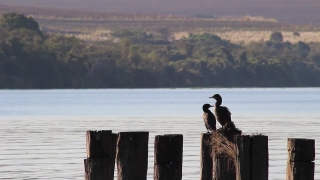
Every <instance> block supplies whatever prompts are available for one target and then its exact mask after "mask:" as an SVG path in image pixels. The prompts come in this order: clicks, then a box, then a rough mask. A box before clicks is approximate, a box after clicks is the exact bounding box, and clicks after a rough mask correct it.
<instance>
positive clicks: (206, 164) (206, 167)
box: [200, 133, 213, 180]
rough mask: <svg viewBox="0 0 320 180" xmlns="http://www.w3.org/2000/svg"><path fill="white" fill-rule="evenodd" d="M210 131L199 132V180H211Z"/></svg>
mask: <svg viewBox="0 0 320 180" xmlns="http://www.w3.org/2000/svg"><path fill="white" fill-rule="evenodd" d="M210 139H211V133H203V134H201V156H200V180H212V165H213V162H212V156H211V154H212V150H211V144H210Z"/></svg>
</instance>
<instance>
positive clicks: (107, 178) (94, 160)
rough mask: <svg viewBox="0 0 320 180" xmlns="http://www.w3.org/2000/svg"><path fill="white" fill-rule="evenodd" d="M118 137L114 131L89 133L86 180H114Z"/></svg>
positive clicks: (87, 136) (85, 161) (87, 134)
mask: <svg viewBox="0 0 320 180" xmlns="http://www.w3.org/2000/svg"><path fill="white" fill-rule="evenodd" d="M116 142H117V135H116V134H112V131H87V133H86V151H87V159H85V160H84V168H85V180H113V179H114V166H115V155H116Z"/></svg>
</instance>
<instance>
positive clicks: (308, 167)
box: [287, 138, 315, 180]
mask: <svg viewBox="0 0 320 180" xmlns="http://www.w3.org/2000/svg"><path fill="white" fill-rule="evenodd" d="M314 160H315V140H314V139H291V138H289V139H288V163H287V180H314V162H313V161H314Z"/></svg>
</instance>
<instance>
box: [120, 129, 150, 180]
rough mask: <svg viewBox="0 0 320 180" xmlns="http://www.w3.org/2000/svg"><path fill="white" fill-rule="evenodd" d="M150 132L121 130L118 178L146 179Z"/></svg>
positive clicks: (123, 179) (130, 179) (121, 179)
mask: <svg viewBox="0 0 320 180" xmlns="http://www.w3.org/2000/svg"><path fill="white" fill-rule="evenodd" d="M148 141H149V132H120V133H119V134H118V142H117V158H116V159H117V170H118V180H133V179H134V180H146V179H147V170H148Z"/></svg>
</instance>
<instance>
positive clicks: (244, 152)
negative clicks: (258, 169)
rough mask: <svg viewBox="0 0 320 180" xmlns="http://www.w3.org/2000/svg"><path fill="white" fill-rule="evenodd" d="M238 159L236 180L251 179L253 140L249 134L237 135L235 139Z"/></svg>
mask: <svg viewBox="0 0 320 180" xmlns="http://www.w3.org/2000/svg"><path fill="white" fill-rule="evenodd" d="M234 142H235V146H236V150H237V160H236V180H250V178H251V140H250V136H249V135H245V136H236V137H235V139H234Z"/></svg>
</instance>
